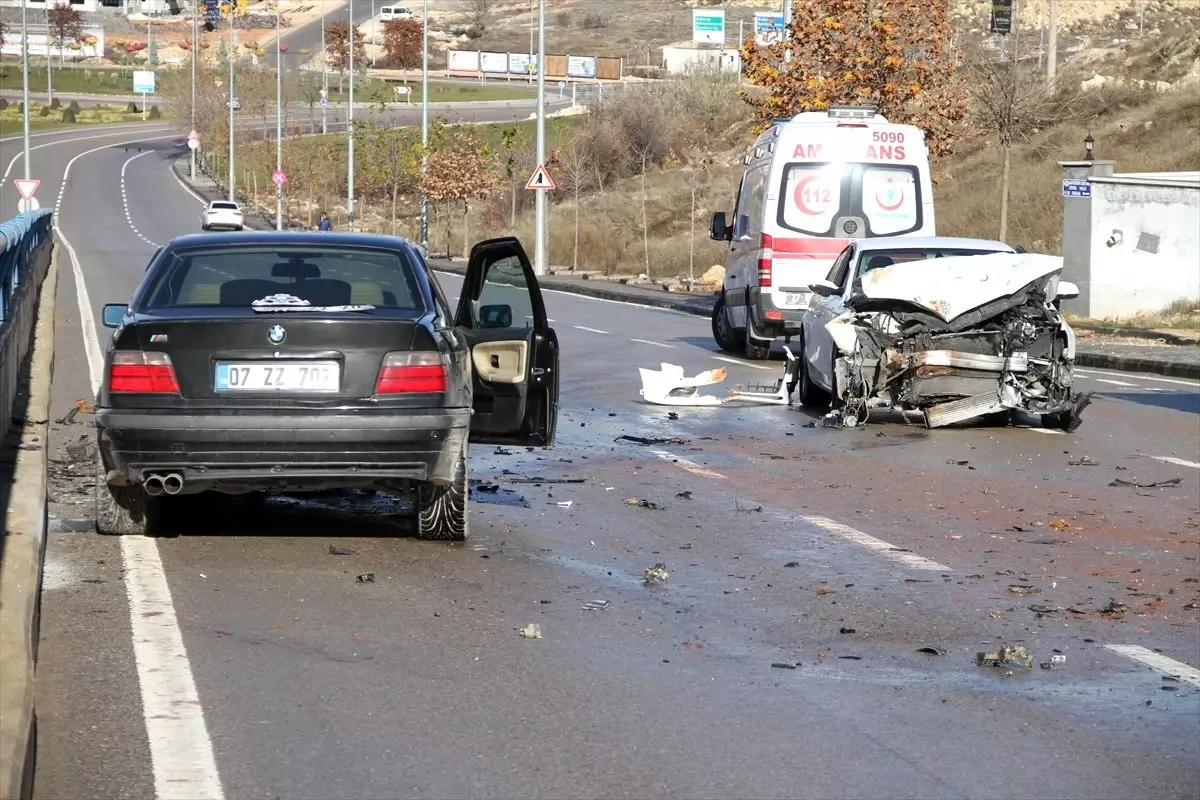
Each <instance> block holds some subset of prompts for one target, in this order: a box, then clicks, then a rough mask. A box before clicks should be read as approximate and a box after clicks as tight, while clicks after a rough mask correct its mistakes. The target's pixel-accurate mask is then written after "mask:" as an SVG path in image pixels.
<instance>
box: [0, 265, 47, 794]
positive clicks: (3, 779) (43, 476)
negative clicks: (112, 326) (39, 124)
mask: <svg viewBox="0 0 1200 800" xmlns="http://www.w3.org/2000/svg"><path fill="white" fill-rule="evenodd" d="M58 253H59V250H58V247H57V246H55V249H54V251H53V253H52V254H51V256H50V267H49V269H48V271H47V273H46V277H45V279H44V280H43V281H42V286H41V292H40V293H39V295H38V306H37V310H38V315H37V321H36V323H35V327H34V336H33V348H32V350H31V353H30V365H31V366H30V370H29V376H30V377H29V394H28V397H29V401H28V408H27V411H26V414H25V417H26V424H25V426H24V429H23V430H22V432H21V437H20V442H19V445H18V449H17V450H16V452H15V458H14V462H15V463H14V467H13V472H12V483H13V489H12V493H11V496H10V499H9V505H8V508H7V509H6V510H5V520H4V560H3V562H2V563H0V800H19V798H26V797H29V796H30V795H31V794H32V791H33V772H34V770H33V767H34V747H35V745H36V740H35V736H34V731H35V728H36V724H37V716H36V712H35V710H34V707H33V697H34V681H35V676H36V666H37V641H38V628H39V624H40V616H41V606H40V602H39V601H40V594H41V586H42V559H43V556H44V555H45V551H46V481H47V469H48V459H49V438H48V437H49V433H50V379H51V376H52V374H53V371H54V325H55V319H54V316H55V315H54V301H55V297H56V292H57V291H58V274H59V273H58Z"/></svg>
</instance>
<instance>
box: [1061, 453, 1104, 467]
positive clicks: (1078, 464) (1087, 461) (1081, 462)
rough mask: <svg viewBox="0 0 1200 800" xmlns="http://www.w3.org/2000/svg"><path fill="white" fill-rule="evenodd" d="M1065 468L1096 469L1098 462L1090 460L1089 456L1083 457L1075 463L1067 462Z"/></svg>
mask: <svg viewBox="0 0 1200 800" xmlns="http://www.w3.org/2000/svg"><path fill="white" fill-rule="evenodd" d="M1067 466H1068V467H1098V466H1100V462H1099V461H1096V460H1094V459H1092V458H1090V457H1089V456H1084V457H1083V458H1080V459H1078V460H1077V461H1068V462H1067Z"/></svg>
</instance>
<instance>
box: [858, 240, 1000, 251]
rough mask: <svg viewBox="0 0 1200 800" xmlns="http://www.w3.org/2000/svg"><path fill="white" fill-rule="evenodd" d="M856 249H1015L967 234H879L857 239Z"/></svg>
mask: <svg viewBox="0 0 1200 800" xmlns="http://www.w3.org/2000/svg"><path fill="white" fill-rule="evenodd" d="M853 244H854V247H855V249H856V250H859V251H862V250H897V249H903V248H908V249H920V248H930V249H932V248H937V247H945V248H953V249H958V250H961V249H966V248H973V249H976V250H999V251H1001V252H1003V253H1010V252H1012V251H1013V248H1012V245H1008V244H1005V243H1004V242H1000V241H997V240H995V239H971V238H968V237H965V236H877V237H873V238H870V239H855V240H854V242H853Z"/></svg>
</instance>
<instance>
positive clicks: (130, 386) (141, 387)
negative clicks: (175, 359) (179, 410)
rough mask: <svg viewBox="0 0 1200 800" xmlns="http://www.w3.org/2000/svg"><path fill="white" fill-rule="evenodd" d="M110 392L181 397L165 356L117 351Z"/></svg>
mask: <svg viewBox="0 0 1200 800" xmlns="http://www.w3.org/2000/svg"><path fill="white" fill-rule="evenodd" d="M108 390H109V391H110V392H124V393H134V394H179V381H177V380H175V368H174V367H173V366H171V357H170V356H169V355H167V354H166V353H148V352H143V351H141V350H118V351H117V352H115V353H113V357H112V364H111V365H110V366H109V368H108Z"/></svg>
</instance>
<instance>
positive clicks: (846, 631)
mask: <svg viewBox="0 0 1200 800" xmlns="http://www.w3.org/2000/svg"><path fill="white" fill-rule="evenodd" d="M838 633H840V634H842V635H843V636H844V635H846V634H849V633H858V631H856V630H855V629H854V628H838Z"/></svg>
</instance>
